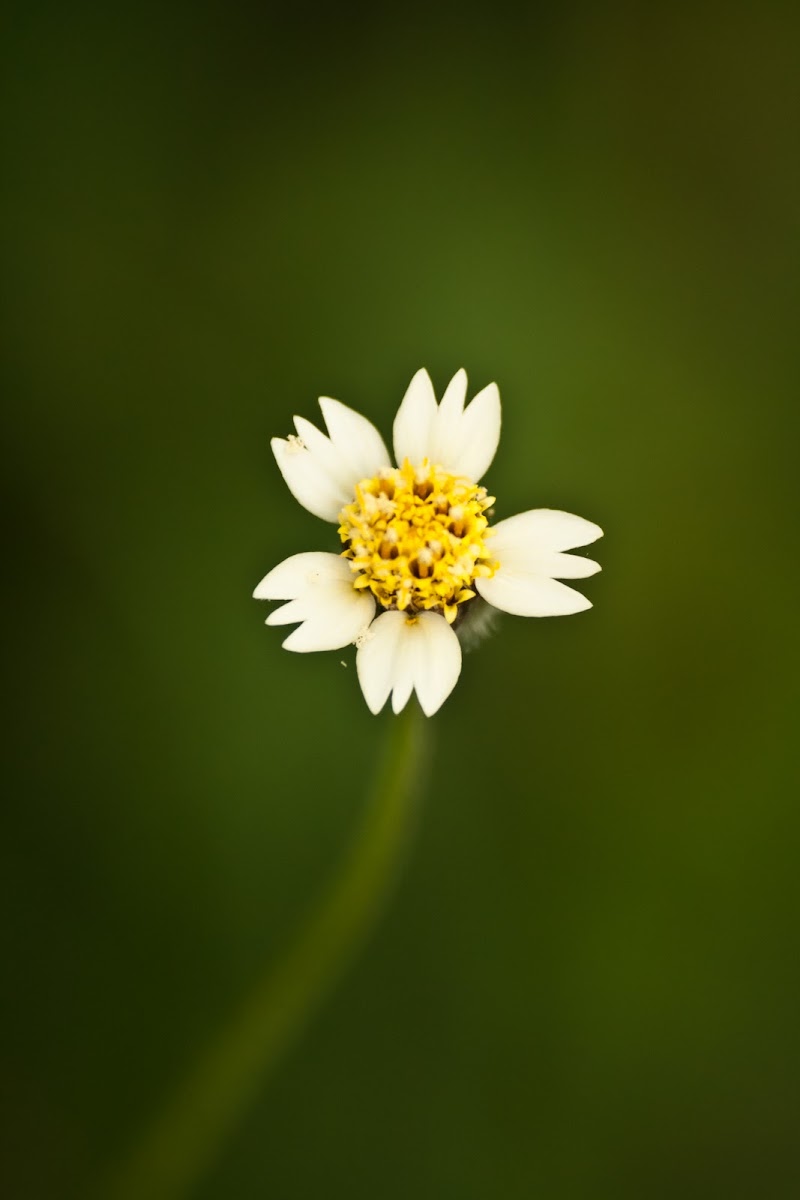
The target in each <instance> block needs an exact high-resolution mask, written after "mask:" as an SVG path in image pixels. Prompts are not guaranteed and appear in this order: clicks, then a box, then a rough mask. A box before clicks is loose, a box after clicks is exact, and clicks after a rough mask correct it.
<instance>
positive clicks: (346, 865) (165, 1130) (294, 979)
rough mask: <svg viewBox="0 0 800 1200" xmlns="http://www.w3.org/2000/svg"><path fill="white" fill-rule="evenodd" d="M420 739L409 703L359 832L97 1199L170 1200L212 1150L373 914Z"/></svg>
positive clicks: (416, 768)
mask: <svg viewBox="0 0 800 1200" xmlns="http://www.w3.org/2000/svg"><path fill="white" fill-rule="evenodd" d="M427 733H428V726H427V722H426V721H425V719H424V717H423V716H422V713H421V712H420V710H419V708H418V707H417V706H416V704H414V703H413V702H412V704H410V705H409V706H408V708H407V709H406V711H405V712H404V713H403V714H402V716H401V717H398V718H395V719H394V721H393V722H392V724H391V726H390V727H389V736H388V742H387V746H386V750H385V754H384V757H383V760H382V762H381V763H380V766H379V770H378V774H377V778H376V779H375V782H374V785H373V789H372V792H371V795H370V798H369V802H368V804H367V807H366V811H365V814H364V818H363V821H362V824H361V826H360V828H359V829H358V830H357V832H356V835H355V837H354V839H353V842H352V844H351V846H350V848H349V850H348V852H347V854H346V857H345V860H344V862H343V863H342V866H341V868H340V870H339V872H338V874H337V875H336V876H335V877H334V879H333V881H332V882H331V885H330V887H329V889H328V891H327V892H326V894H325V895H324V896H323V897H322V900H321V902H320V904H319V906H318V907H317V908H316V909H315V910H314V911H313V912H312V914H311V916H310V918H309V919H308V921H307V923H306V925H305V926H304V927H303V928H302V929H301V931H300V933H299V935H298V937H297V938H296V940H295V942H294V943H293V945H292V946H291V947H290V949H289V950H288V952H287V953H286V955H285V957H284V959H283V961H282V962H279V963H278V964H277V965H276V966H274V967H272V968H271V969H270V970H269V971H268V972H267V973H266V974H265V975H264V976H263V977H262V978H261V979H259V980H258V981H257V982H256V984H255V986H254V987H253V990H252V992H251V993H250V994H249V995H248V996H247V997H246V998H245V1000H244V1002H243V1004H242V1005H241V1006H240V1007H239V1008H238V1009H237V1011H236V1012H235V1013H234V1014H233V1015H232V1018H231V1020H230V1022H229V1024H228V1025H227V1026H226V1027H225V1028H224V1029H223V1030H222V1031H221V1033H220V1035H219V1037H218V1038H217V1040H216V1042H215V1043H213V1044H212V1045H211V1046H210V1047H209V1049H208V1050H207V1051H206V1052H205V1053H204V1054H203V1056H202V1057H201V1059H200V1061H199V1063H198V1064H197V1065H196V1067H195V1068H194V1070H193V1071H192V1073H191V1075H190V1077H189V1078H188V1079H187V1080H186V1081H185V1082H184V1084H183V1086H182V1087H181V1088H180V1089H179V1090H178V1091H177V1092H176V1094H175V1095H174V1096H173V1097H172V1099H171V1101H170V1103H169V1104H168V1105H167V1107H166V1108H165V1109H164V1110H163V1112H162V1113H161V1115H160V1117H159V1119H158V1120H157V1122H156V1123H155V1124H154V1125H153V1126H152V1127H151V1129H150V1130H149V1131H148V1132H147V1134H146V1135H145V1137H144V1138H143V1140H142V1142H141V1143H140V1145H139V1146H138V1147H137V1148H136V1150H135V1152H134V1153H133V1154H132V1155H131V1157H130V1158H129V1159H128V1160H127V1162H125V1163H124V1164H123V1165H122V1167H121V1169H119V1170H118V1171H117V1172H116V1173H115V1176H114V1178H113V1179H112V1181H111V1182H110V1184H109V1185H108V1186H107V1187H106V1188H104V1189H103V1192H102V1195H103V1197H104V1200H106V1198H108V1200H142V1198H143V1197H147V1200H178V1198H179V1197H183V1196H186V1195H187V1194H188V1193H189V1191H190V1189H191V1188H192V1186H193V1185H194V1184H195V1183H196V1182H197V1181H198V1180H199V1179H200V1178H201V1176H202V1175H203V1173H204V1171H205V1170H206V1168H207V1167H208V1166H209V1164H210V1163H211V1162H212V1161H213V1160H214V1158H215V1157H216V1156H217V1154H218V1153H219V1152H220V1150H221V1148H222V1146H223V1145H224V1142H225V1140H226V1139H227V1137H228V1136H229V1135H230V1134H231V1132H232V1130H233V1129H234V1128H235V1126H236V1124H237V1123H238V1121H239V1120H240V1118H241V1117H242V1115H243V1113H244V1112H245V1111H246V1110H247V1108H248V1106H249V1105H250V1104H251V1102H252V1101H253V1099H254V1097H255V1096H256V1095H257V1093H258V1092H259V1091H260V1090H261V1089H262V1087H263V1086H264V1082H265V1080H266V1079H267V1077H268V1076H269V1074H270V1072H271V1071H272V1070H273V1069H274V1068H275V1065H276V1063H277V1062H278V1061H279V1059H280V1057H281V1055H282V1054H283V1053H284V1052H285V1051H286V1049H287V1047H288V1046H289V1044H290V1043H291V1041H292V1040H293V1039H294V1037H296V1035H297V1034H298V1032H299V1031H300V1030H301V1028H302V1026H303V1024H304V1023H305V1021H306V1019H307V1018H308V1016H309V1015H310V1013H311V1012H312V1010H313V1009H314V1007H315V1006H316V1005H317V1004H319V1003H320V1001H321V1000H322V999H323V998H324V997H325V995H326V994H327V993H328V991H329V990H330V989H331V987H332V986H333V985H334V984H335V982H336V981H337V979H338V978H339V976H340V975H341V973H342V972H343V970H344V969H345V967H346V966H347V964H348V963H349V961H350V960H351V959H352V957H353V956H354V954H355V953H356V951H357V950H358V948H359V946H360V945H361V944H362V942H363V941H364V939H365V937H366V936H367V935H368V933H369V932H370V930H371V929H372V927H373V925H374V924H375V922H376V920H377V918H378V916H379V915H380V912H381V909H382V907H383V903H384V901H385V899H386V897H387V895H388V893H389V890H390V888H391V885H392V883H393V881H394V879H395V877H396V875H397V871H398V867H399V865H400V862H401V859H402V854H403V851H404V849H405V846H406V844H407V842H408V839H409V834H410V832H411V829H412V825H413V820H412V818H413V815H414V813H415V809H416V802H417V800H418V799H419V797H420V794H421V792H422V791H423V790H424V789H423V785H422V781H421V778H420V776H421V773H422V769H423V767H424V761H425V753H426V741H427V738H426V734H427Z"/></svg>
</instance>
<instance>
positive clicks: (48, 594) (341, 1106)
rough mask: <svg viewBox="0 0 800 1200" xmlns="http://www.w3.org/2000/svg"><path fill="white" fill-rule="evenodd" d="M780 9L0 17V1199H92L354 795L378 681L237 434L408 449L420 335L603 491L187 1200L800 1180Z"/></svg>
mask: <svg viewBox="0 0 800 1200" xmlns="http://www.w3.org/2000/svg"><path fill="white" fill-rule="evenodd" d="M288 7H289V6H287V8H288ZM797 26H798V23H797V21H796V20H793V19H792V17H791V8H790V7H789V6H785V5H781V4H772V3H767V4H765V5H760V6H755V5H745V4H741V5H740V4H734V5H733V6H730V5H722V4H716V3H713V4H711V3H709V4H700V5H699V6H677V7H675V6H671V5H669V6H668V5H656V6H636V5H634V4H632V3H631V4H624V3H622V4H599V5H593V4H589V3H586V4H574V5H563V6H557V5H554V6H551V7H549V8H548V9H546V10H545V9H542V10H540V9H537V8H534V7H532V8H530V9H529V10H528V12H527V15H525V16H522V17H520V16H518V15H517V16H513V17H512V15H511V10H510V9H508V10H506V11H504V10H503V9H502V8H490V7H489V6H486V7H485V8H481V9H478V8H473V7H466V8H461V9H458V8H454V9H453V10H452V13H451V15H450V16H449V18H447V19H445V16H444V15H443V14H442V13H439V14H438V15H437V16H434V15H433V14H432V13H431V12H430V11H426V10H420V11H419V12H417V13H414V12H413V11H409V10H405V11H403V10H401V9H398V10H397V14H396V15H395V16H389V15H387V14H385V13H382V12H381V10H380V8H371V7H367V6H363V7H362V8H360V9H357V10H343V9H340V8H339V7H337V6H333V5H331V6H328V7H327V8H325V9H322V10H317V9H311V8H303V9H298V10H297V11H296V12H294V11H293V10H291V9H289V11H287V12H283V11H282V10H278V9H277V8H276V9H272V8H270V7H269V6H266V7H264V8H263V9H262V8H259V7H258V6H255V5H253V6H247V5H238V6H237V5H232V6H223V5H222V4H219V5H218V6H210V5H196V6H187V7H185V8H184V9H180V8H177V7H172V8H168V9H167V8H162V7H158V6H155V5H153V6H149V5H144V6H140V7H137V8H135V9H134V8H130V9H129V8H127V7H123V6H114V5H112V6H101V5H100V4H97V5H96V6H94V7H93V6H91V5H80V4H79V5H56V4H54V3H53V4H38V5H37V4H25V5H23V4H21V3H17V4H14V5H11V6H10V8H8V9H7V10H6V15H5V16H4V17H3V21H2V36H0V76H1V77H2V79H3V85H2V86H3V93H4V99H3V107H2V112H3V118H2V124H3V147H4V149H3V183H2V232H3V243H4V251H5V253H4V263H3V268H2V291H3V299H4V309H5V319H4V325H5V354H4V365H3V375H2V394H3V412H2V427H3V434H4V455H3V462H4V470H3V489H4V492H5V496H4V512H5V517H6V527H7V530H8V532H7V535H6V542H5V546H6V567H7V577H8V583H7V584H6V589H5V598H6V603H7V611H6V613H5V615H4V620H3V626H4V633H5V637H6V643H7V648H6V651H5V660H6V667H7V674H6V678H7V681H8V682H7V686H6V693H7V699H8V701H9V702H10V703H9V707H10V711H9V715H8V716H7V718H6V725H5V728H6V735H7V740H8V745H9V751H8V753H7V756H6V767H5V771H4V782H5V787H4V792H5V798H4V800H3V831H2V844H1V845H0V887H2V892H1V893H0V898H1V899H2V908H3V930H4V932H3V941H2V963H3V974H4V985H3V989H2V990H3V1002H2V1020H1V1021H0V1034H2V1042H3V1045H2V1057H3V1070H2V1075H3V1091H4V1100H5V1105H6V1109H7V1111H6V1113H5V1116H4V1120H3V1127H4V1138H5V1139H6V1140H7V1142H8V1149H7V1151H6V1152H5V1153H4V1154H3V1158H4V1163H5V1165H4V1167H3V1170H4V1171H5V1173H6V1175H7V1181H6V1183H5V1186H4V1188H3V1192H4V1195H7V1196H8V1197H9V1198H10V1200H51V1198H52V1200H84V1198H86V1197H88V1196H89V1195H90V1194H91V1189H92V1188H93V1187H94V1186H96V1180H97V1179H98V1178H99V1177H100V1175H101V1172H102V1171H103V1170H104V1169H105V1168H106V1166H107V1165H108V1164H109V1163H110V1162H111V1161H113V1160H115V1159H116V1158H117V1157H118V1156H119V1155H120V1154H122V1153H123V1152H124V1151H125V1149H126V1148H127V1147H128V1146H130V1145H131V1143H132V1141H133V1140H134V1139H135V1137H136V1134H137V1131H138V1130H139V1129H140V1128H141V1126H142V1123H143V1122H145V1121H146V1120H147V1118H148V1115H149V1114H150V1113H151V1112H152V1111H153V1109H154V1107H155V1106H156V1105H157V1104H158V1103H159V1102H160V1100H161V1099H162V1098H163V1096H164V1095H165V1093H166V1091H167V1090H168V1089H169V1088H170V1087H171V1086H172V1085H174V1084H175V1082H176V1081H178V1080H179V1079H180V1078H181V1077H182V1075H183V1073H184V1072H185V1071H186V1070H187V1069H188V1068H189V1066H190V1065H191V1063H192V1062H193V1061H194V1059H195V1057H196V1055H197V1054H198V1053H199V1052H200V1050H201V1048H202V1047H204V1046H205V1045H206V1044H207V1042H208V1040H209V1039H210V1038H211V1037H212V1036H213V1035H214V1033H215V1031H216V1030H217V1029H218V1028H219V1026H220V1024H221V1023H222V1022H224V1020H225V1018H226V1015H227V1014H228V1013H229V1012H230V1011H231V1009H232V1008H233V1007H234V1006H235V1004H236V1003H237V1002H238V1001H239V999H240V998H241V997H242V996H243V995H244V994H245V993H246V991H247V989H248V987H250V986H252V984H253V983H254V981H255V980H256V979H257V978H258V977H259V975H260V974H261V972H262V971H263V969H264V965H265V964H266V963H268V962H269V961H270V960H271V958H272V957H273V956H275V955H276V954H278V953H279V951H280V950H281V948H282V947H285V946H286V945H287V944H288V943H289V941H290V940H291V937H292V931H293V930H294V929H295V928H296V927H297V923H298V922H299V921H300V919H301V918H302V916H303V914H304V913H305V912H306V911H307V909H308V907H309V905H310V904H311V903H312V902H313V898H314V897H315V896H316V895H317V894H318V893H319V891H320V889H321V888H322V886H323V884H324V881H325V879H326V878H327V877H328V875H329V873H330V872H331V870H332V869H333V867H334V865H335V863H336V862H337V861H338V858H339V855H340V854H341V852H342V851H343V849H344V847H345V845H346V843H347V840H348V837H349V836H350V834H351V832H352V830H353V828H354V826H355V824H356V823H357V820H358V814H359V811H360V807H361V803H362V798H363V795H364V792H365V788H366V786H367V784H368V782H369V779H370V775H371V770H372V768H373V765H374V763H375V761H376V759H377V756H378V752H379V749H380V742H381V739H382V737H383V735H384V732H385V729H386V726H387V724H388V723H389V722H390V721H391V717H390V716H388V715H384V716H382V717H380V718H377V719H375V718H372V717H371V716H370V714H369V713H368V711H367V709H366V706H365V705H364V703H363V701H362V700H361V697H360V694H359V691H358V687H357V682H356V678H355V669H354V663H353V654H352V652H350V653H347V654H338V653H334V654H330V655H319V656H315V655H308V656H300V655H290V654H287V653H285V652H283V651H282V650H281V649H280V640H281V631H280V630H273V629H265V628H264V627H263V619H264V616H265V612H266V610H265V609H264V607H263V606H260V605H258V604H256V603H255V602H253V601H252V600H251V599H250V594H251V592H252V589H253V587H254V585H255V584H256V583H257V582H258V580H259V579H260V578H261V577H262V575H264V574H265V573H266V571H267V570H268V569H269V568H270V567H271V566H273V565H274V564H275V563H276V562H278V561H279V560H280V559H281V558H283V557H285V556H286V555H287V554H290V553H294V552H296V551H299V550H302V549H335V548H336V540H335V534H334V533H333V531H332V530H330V529H329V528H328V527H326V526H325V525H323V523H322V522H319V521H317V520H316V519H315V518H313V517H311V516H310V515H308V514H307V513H305V512H303V511H302V510H301V509H300V508H299V506H297V505H296V504H295V503H294V501H293V500H292V498H291V497H290V496H289V494H288V492H287V490H286V488H285V486H284V484H283V482H282V480H281V478H280V476H279V473H278V471H277V468H276V467H275V465H274V462H273V460H272V456H271V453H270V449H269V438H270V436H272V435H274V434H285V433H286V432H288V430H289V429H290V422H291V416H292V414H293V413H295V412H297V413H301V414H304V415H306V416H308V417H312V418H313V417H314V416H315V408H316V405H315V398H316V396H317V395H319V394H320V393H322V394H329V395H334V396H336V397H338V398H339V399H341V400H343V401H344V402H346V403H348V404H351V405H352V406H353V407H355V408H357V409H359V410H360V411H362V412H364V413H366V415H368V416H369V417H370V418H371V419H373V420H374V421H375V422H376V424H378V425H379V426H380V427H381V428H382V430H383V431H384V433H386V434H388V433H389V431H390V427H391V421H392V417H393V414H394V411H395V408H396V406H397V404H398V402H399V400H400V398H401V396H402V393H403V391H404V388H405V386H406V384H407V382H408V380H409V379H410V378H411V375H412V374H413V373H414V371H415V370H416V369H417V368H418V367H419V366H421V365H425V366H427V367H428V368H429V370H430V371H431V374H432V376H433V378H434V382H435V384H436V386H437V388H438V389H441V388H442V387H443V386H444V384H445V383H446V382H447V380H448V379H449V377H450V375H451V374H452V373H453V372H454V371H455V370H456V368H458V367H460V366H462V365H463V366H465V367H466V368H467V370H468V372H469V374H470V386H471V391H474V390H477V389H478V388H479V387H482V386H483V385H484V384H486V383H487V382H489V381H490V380H491V379H496V380H497V382H498V383H499V385H500V390H501V395H502V397H503V405H504V431H505V436H504V439H503V441H502V442H501V447H500V451H499V454H498V457H497V460H496V462H495V465H494V466H493V468H492V470H491V472H490V475H489V476H488V479H487V482H488V483H489V484H490V486H491V490H492V492H493V493H494V494H495V495H497V497H498V505H497V508H498V515H499V516H509V515H511V514H512V513H514V512H517V511H520V510H522V509H525V508H530V507H537V506H547V507H556V508H564V509H567V510H569V511H573V512H577V513H579V514H581V515H582V516H585V517H587V518H589V519H591V520H594V521H597V522H598V523H599V524H601V525H602V526H603V527H604V529H605V530H606V537H605V539H604V540H603V541H602V542H601V543H599V545H598V546H597V548H596V555H597V557H598V558H599V559H600V560H601V561H602V563H603V566H604V573H603V574H602V575H600V576H599V577H597V578H596V579H593V580H590V581H588V582H587V583H586V584H585V585H579V586H581V587H584V586H585V590H586V592H587V594H588V595H590V596H591V598H592V600H593V601H594V602H595V608H593V609H592V610H591V611H590V612H589V613H586V614H581V615H579V616H575V617H570V618H566V619H563V620H552V621H525V620H523V619H518V618H512V617H507V618H505V619H503V620H502V621H501V622H500V624H499V627H498V629H497V632H496V633H495V635H494V636H493V637H492V638H491V639H490V640H489V641H488V642H486V643H485V644H484V645H483V646H482V647H481V648H480V649H479V650H478V651H476V652H475V653H473V654H471V655H470V656H469V657H468V658H467V659H466V660H465V667H464V671H463V674H462V678H461V681H460V683H459V686H458V688H457V690H456V692H455V693H454V695H453V697H452V698H451V700H450V701H449V702H448V704H447V705H446V707H445V708H444V710H443V711H442V713H441V714H440V716H439V717H438V718H436V719H435V733H436V737H437V751H436V758H435V763H434V766H433V768H432V774H431V778H430V781H429V789H428V795H427V799H426V801H425V805H424V808H425V811H424V814H423V820H422V822H421V827H420V830H419V833H418V840H417V844H416V846H415V847H414V851H413V853H412V855H411V861H410V865H409V868H408V870H407V872H406V875H405V877H404V879H403V881H402V883H401V886H400V889H399V892H398V894H397V895H396V897H395V900H394V903H393V905H392V906H391V909H390V911H389V913H388V915H387V917H386V919H385V920H384V921H383V923H382V925H381V928H380V930H379V931H378V934H377V936H376V937H375V938H374V939H373V941H372V943H371V945H370V947H369V948H368V950H367V952H366V953H365V954H364V956H363V957H362V958H361V960H360V962H359V963H358V965H357V966H356V968H355V969H354V970H353V971H352V972H351V973H350V974H349V976H348V978H347V979H346V981H345V982H344V984H343V986H341V987H340V989H339V991H338V992H337V994H336V996H335V997H334V999H333V1001H332V1002H331V1003H329V1004H328V1005H327V1006H326V1008H325V1010H324V1011H323V1013H322V1014H321V1015H320V1016H319V1017H318V1019H317V1020H316V1022H315V1023H314V1025H313V1027H312V1028H311V1029H310V1030H309V1031H308V1034H307V1036H306V1037H305V1039H304V1040H303V1042H302V1044H300V1045H299V1046H298V1047H296V1049H295V1050H294V1052H293V1053H292V1054H291V1055H290V1056H289V1057H288V1058H287V1059H286V1061H285V1062H284V1064H283V1067H282V1068H281V1070H280V1072H279V1074H278V1075H276V1076H275V1077H274V1078H273V1080H272V1081H271V1084H270V1086H269V1087H268V1088H266V1089H265V1090H264V1093H263V1095H262V1096H261V1098H260V1099H259V1101H258V1103H257V1105H256V1106H255V1107H254V1108H253V1109H252V1110H251V1112H250V1114H249V1117H248V1119H247V1121H246V1122H245V1124H244V1125H243V1126H242V1127H241V1128H240V1129H239V1131H238V1134H237V1136H236V1137H235V1139H234V1140H233V1141H232V1142H231V1143H230V1144H229V1146H228V1147H227V1150H226V1153H225V1154H224V1155H223V1157H222V1158H221V1159H220V1160H219V1161H218V1163H217V1165H216V1167H215V1169H214V1171H213V1173H212V1174H211V1175H210V1176H208V1177H207V1178H206V1180H205V1183H204V1185H203V1187H202V1188H201V1189H200V1190H199V1191H198V1193H197V1197H196V1200H218V1198H224V1200H251V1198H254V1197H261V1196H269V1197H275V1198H276V1200H284V1198H286V1200H294V1198H295V1197H297V1198H301V1197H303V1198H304V1197H308V1196H333V1197H339V1196H341V1197H347V1200H375V1198H380V1200H408V1198H409V1197H419V1198H420V1200H494V1198H495V1197H498V1198H502V1200H529V1198H530V1197H537V1198H538V1197H541V1198H542V1200H562V1198H563V1200H573V1198H574V1200H596V1198H598V1197H609V1198H611V1200H641V1198H642V1197H647V1198H659V1200H661V1198H662V1197H663V1200H674V1198H675V1197H678V1196H682V1197H685V1196H691V1197H697V1198H698V1200H699V1198H703V1200H707V1198H708V1197H716V1196H720V1197H722V1196H724V1197H726V1200H729V1198H738V1197H746V1198H748V1200H750V1198H751V1197H752V1198H753V1200H755V1198H756V1197H757V1198H758V1200H784V1198H786V1200H788V1198H790V1197H794V1196H796V1195H798V1194H800V1159H798V1153H797V1130H798V1122H799V1121H800V1052H799V1050H800V1047H799V1046H798V1013H800V971H798V927H799V925H800V922H799V921H798V918H799V917H800V884H799V883H798V861H799V860H800V801H799V800H798V796H799V795H800V788H798V774H799V773H798V766H799V765H800V755H799V754H798V715H799V714H798V667H799V666H800V662H799V661H798V660H799V659H800V655H798V650H799V649H800V632H798V619H797V606H798V600H797V596H798V583H800V568H798V555H797V530H798V486H797V477H798V473H797V466H796V462H797V446H798V432H799V431H798V421H797V415H796V414H797V405H798V391H797V385H798V377H799V376H800V372H799V371H798V365H800V355H798V310H799V308H800V303H799V302H800V296H799V295H798V292H799V291H800V287H799V286H798V280H799V279H800V171H799V170H798V155H797V145H798V141H799V140H800V139H799V138H798V134H799V133H800V129H799V128H798V125H799V123H798V120H797V118H798V108H799V106H800V88H799V87H798V71H797V50H798V47H797V40H798V39H797V32H798V27H797ZM341 658H345V659H346V660H347V661H348V666H347V667H346V668H343V667H342V666H341V665H340V661H339V660H340V659H341ZM142 1200H147V1197H143V1198H142Z"/></svg>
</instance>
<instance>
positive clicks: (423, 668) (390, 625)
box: [356, 611, 461, 717]
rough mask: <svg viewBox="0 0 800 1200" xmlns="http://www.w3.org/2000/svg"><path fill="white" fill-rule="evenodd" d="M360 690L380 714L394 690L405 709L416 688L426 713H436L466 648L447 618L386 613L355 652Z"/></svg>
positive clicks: (397, 702) (396, 707)
mask: <svg viewBox="0 0 800 1200" xmlns="http://www.w3.org/2000/svg"><path fill="white" fill-rule="evenodd" d="M356 667H357V670H358V678H359V682H360V684H361V690H362V692H363V693H364V699H365V700H366V702H367V706H368V708H369V709H370V711H371V712H373V713H379V712H380V710H381V709H382V708H383V706H384V704H385V703H386V701H387V699H388V698H389V695H390V694H392V708H393V710H394V712H396V713H398V712H400V711H401V710H402V709H403V708H404V707H405V705H406V704H407V702H408V699H409V697H410V696H411V692H412V690H415V691H416V693H417V696H418V698H419V702H420V705H421V706H422V710H423V712H424V713H425V715H426V716H429V717H430V716H432V715H433V714H434V713H435V712H436V711H437V710H438V709H439V708H441V706H442V704H444V702H445V700H446V699H447V697H448V696H449V695H450V693H451V692H452V690H453V688H454V687H455V685H456V681H457V680H458V676H459V674H460V671H461V646H460V645H459V641H458V638H457V637H456V635H455V634H454V633H453V630H452V629H451V628H450V626H449V625H448V624H447V621H446V620H445V619H444V617H442V616H440V615H439V614H438V613H420V614H419V615H418V616H417V617H415V618H411V619H410V618H408V617H407V616H406V614H405V613H401V612H396V611H391V612H385V613H382V614H381V615H380V616H379V617H378V618H377V619H376V620H375V621H373V623H372V625H371V626H370V629H369V634H368V636H367V638H366V639H365V641H364V643H363V645H362V646H361V647H360V648H359V651H358V654H357V656H356Z"/></svg>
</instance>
